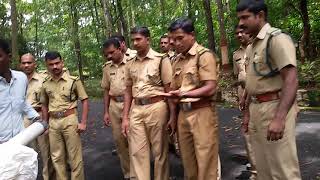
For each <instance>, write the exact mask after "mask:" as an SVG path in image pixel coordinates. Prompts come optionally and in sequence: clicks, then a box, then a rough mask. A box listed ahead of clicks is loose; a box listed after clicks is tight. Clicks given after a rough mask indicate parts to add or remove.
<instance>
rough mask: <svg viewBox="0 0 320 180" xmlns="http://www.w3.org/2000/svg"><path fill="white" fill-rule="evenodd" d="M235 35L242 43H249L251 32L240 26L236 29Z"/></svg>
mask: <svg viewBox="0 0 320 180" xmlns="http://www.w3.org/2000/svg"><path fill="white" fill-rule="evenodd" d="M235 36H236V38H237V39H238V41H239V42H240V43H241V44H242V45H247V44H248V42H249V40H250V36H249V34H247V33H245V32H244V30H243V29H241V28H239V27H238V28H237V29H236V32H235Z"/></svg>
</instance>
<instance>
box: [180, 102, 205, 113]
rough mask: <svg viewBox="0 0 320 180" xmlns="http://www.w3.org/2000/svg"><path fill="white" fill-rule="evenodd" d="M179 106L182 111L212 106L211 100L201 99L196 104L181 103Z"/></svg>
mask: <svg viewBox="0 0 320 180" xmlns="http://www.w3.org/2000/svg"><path fill="white" fill-rule="evenodd" d="M179 106H180V109H181V110H182V111H192V110H195V109H199V108H203V107H209V106H211V100H210V99H200V100H199V101H195V102H181V103H180V104H179Z"/></svg>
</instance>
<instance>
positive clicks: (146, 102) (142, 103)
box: [139, 98, 150, 105]
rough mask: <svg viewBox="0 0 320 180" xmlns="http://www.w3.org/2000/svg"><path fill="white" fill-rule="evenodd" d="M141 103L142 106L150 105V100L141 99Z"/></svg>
mask: <svg viewBox="0 0 320 180" xmlns="http://www.w3.org/2000/svg"><path fill="white" fill-rule="evenodd" d="M139 102H140V104H141V105H148V104H150V99H146V98H143V99H139Z"/></svg>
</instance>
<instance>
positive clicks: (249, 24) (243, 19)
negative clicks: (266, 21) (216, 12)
mask: <svg viewBox="0 0 320 180" xmlns="http://www.w3.org/2000/svg"><path fill="white" fill-rule="evenodd" d="M237 16H238V19H239V26H240V28H242V29H243V32H245V33H247V34H256V32H258V31H259V23H260V22H261V21H262V20H263V19H262V18H261V12H260V13H258V14H254V13H252V12H249V11H248V10H247V9H246V10H244V11H240V12H238V13H237Z"/></svg>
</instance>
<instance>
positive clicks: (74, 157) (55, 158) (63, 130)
mask: <svg viewBox="0 0 320 180" xmlns="http://www.w3.org/2000/svg"><path fill="white" fill-rule="evenodd" d="M77 129H78V118H77V115H76V114H72V115H70V116H68V117H65V118H61V119H55V118H50V121H49V141H50V151H51V159H52V162H53V166H54V168H55V170H56V175H57V179H58V180H68V179H69V178H68V177H69V175H68V174H67V164H69V165H70V168H71V180H84V170H83V160H82V147H81V139H80V135H79V134H78V133H77Z"/></svg>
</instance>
